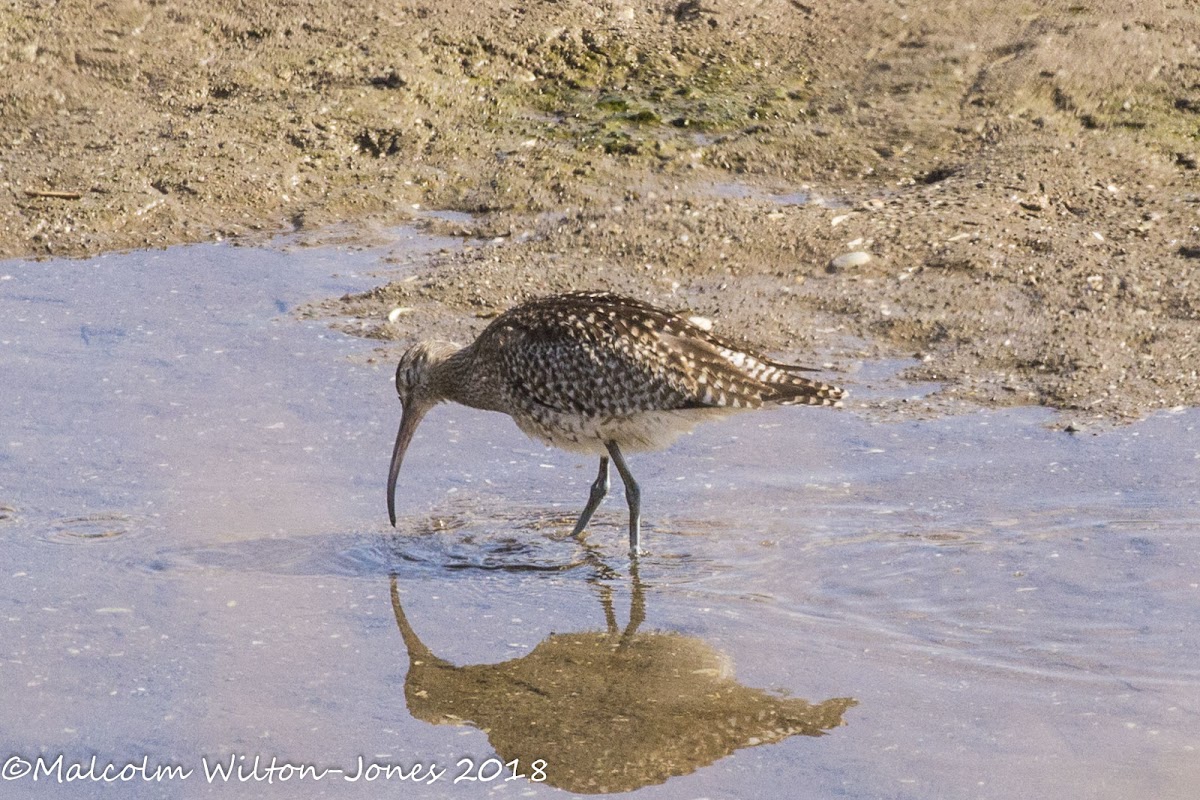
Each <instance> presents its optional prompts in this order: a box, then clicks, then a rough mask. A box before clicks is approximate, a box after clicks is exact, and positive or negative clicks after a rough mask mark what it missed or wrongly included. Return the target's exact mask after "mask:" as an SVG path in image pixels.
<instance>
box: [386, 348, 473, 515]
mask: <svg viewBox="0 0 1200 800" xmlns="http://www.w3.org/2000/svg"><path fill="white" fill-rule="evenodd" d="M459 349H460V348H459V346H458V345H456V344H453V343H451V342H421V343H420V344H415V345H413V346H412V347H410V348H408V350H406V351H405V352H404V355H402V356H401V357H400V363H399V364H398V365H397V366H396V394H398V395H399V396H400V403H401V405H403V407H404V413H403V414H402V415H401V417H400V430H399V431H398V432H397V433H396V446H395V448H393V450H392V465H391V468H390V469H389V470H388V486H387V502H388V519H389V520H391V523H392V526H393V527H394V526H395V525H396V478H397V476H399V474H400V464H401V463H402V462H403V461H404V451H405V450H407V449H408V444H409V442H411V441H412V437H413V433H414V432H416V430H417V424H418V423H419V422H420V421H421V419H422V417H424V416H425V413H426V412H427V411H429V409H431V408H433V407H434V406H435V405H437V404H438V403H440V402H441V401H442V400H444V399H445V398H446V394H447V392H446V390H447V387H445V386H443V380H444V376H443V375H442V374H441V372H440V371H439V369H438V368H439V367H440V366H441V365H442V364H443V363H445V361H446V360H447V359H448V358H449V357H450V356H452V355H453V354H454V353H456V352H458V351H459Z"/></svg>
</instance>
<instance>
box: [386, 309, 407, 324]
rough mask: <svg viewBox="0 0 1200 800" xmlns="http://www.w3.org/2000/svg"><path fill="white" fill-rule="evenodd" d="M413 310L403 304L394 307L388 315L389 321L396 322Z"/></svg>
mask: <svg viewBox="0 0 1200 800" xmlns="http://www.w3.org/2000/svg"><path fill="white" fill-rule="evenodd" d="M411 312H412V309H411V308H406V307H404V306H401V307H399V308H393V309H392V310H391V311H389V312H388V317H387V318H388V322H395V321H396V320H398V319H400V318H401V317H403V316H404V315H405V314H409V313H411Z"/></svg>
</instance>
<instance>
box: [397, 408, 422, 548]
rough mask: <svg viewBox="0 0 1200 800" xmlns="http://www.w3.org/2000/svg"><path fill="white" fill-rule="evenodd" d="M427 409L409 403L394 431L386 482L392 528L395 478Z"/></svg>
mask: <svg viewBox="0 0 1200 800" xmlns="http://www.w3.org/2000/svg"><path fill="white" fill-rule="evenodd" d="M427 410H428V409H426V408H423V407H421V406H418V405H415V404H412V403H409V404H408V405H406V406H405V407H404V414H403V416H401V417H400V430H398V431H397V432H396V446H395V447H394V448H392V466H391V468H390V469H388V483H387V506H388V519H389V520H391V523H392V527H393V528H394V527H396V478H397V477H398V476H399V475H400V464H401V462H403V461H404V451H405V450H407V449H408V444H409V442H411V441H412V437H413V432H414V431H416V429H417V424H418V423H419V422H420V421H421V418H422V417H424V416H425V412H426V411H427Z"/></svg>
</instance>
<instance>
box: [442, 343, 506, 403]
mask: <svg viewBox="0 0 1200 800" xmlns="http://www.w3.org/2000/svg"><path fill="white" fill-rule="evenodd" d="M429 379H430V380H429V383H430V387H431V388H432V389H433V392H434V394H435V395H436V396H437V397H438V399H439V400H450V401H452V402H455V403H459V404H461V405H464V406H470V407H472V408H482V409H486V410H489V411H494V410H496V409H495V408H493V406H492V405H491V404H489V398H490V397H494V396H495V393H494V392H490V391H489V390H488V387H487V386H486V385H485V384H486V382H487V376H486V375H485V374H484V371H481V370H478V369H476V361H475V351H474V349H473V347H472V346H471V345H468V346H467V347H463V348H460V349H458V350H456V351H454V352H453V353H451V354H449V355H448V356H446V357H445V358H444V359H442V360H440V361H438V362H437V363H436V364H433V365H431V366H430V376H429Z"/></svg>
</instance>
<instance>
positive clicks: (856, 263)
mask: <svg viewBox="0 0 1200 800" xmlns="http://www.w3.org/2000/svg"><path fill="white" fill-rule="evenodd" d="M870 260H871V254H870V253H864V252H863V251H862V250H855V251H853V252H850V253H843V254H842V255H840V256H838V257H837V258H835V259H833V260H832V261H830V262H829V271H830V272H838V271H840V270H843V269H853V268H854V267H861V266H862V265H863V264H866V263H867V262H868V261H870Z"/></svg>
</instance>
